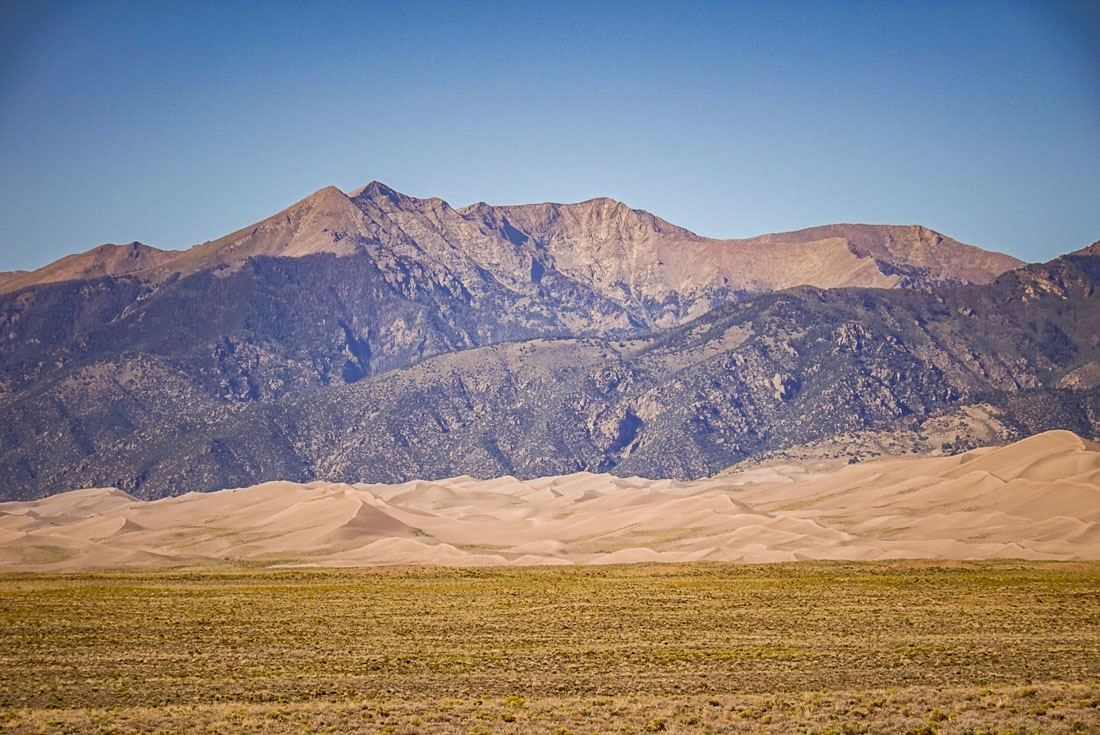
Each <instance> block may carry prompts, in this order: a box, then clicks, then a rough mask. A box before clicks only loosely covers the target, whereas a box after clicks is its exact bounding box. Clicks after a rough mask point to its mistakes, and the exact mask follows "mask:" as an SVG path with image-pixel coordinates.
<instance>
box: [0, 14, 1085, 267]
mask: <svg viewBox="0 0 1100 735" xmlns="http://www.w3.org/2000/svg"><path fill="white" fill-rule="evenodd" d="M1098 8H1100V5H1097V4H1096V3H1095V2H1088V1H1086V2H1065V3H1059V2H1051V1H1049V0H1044V1H1042V2H1012V1H1010V0H1001V1H999V2H988V3H984V2H935V1H934V0H931V1H930V0H920V1H919V2H917V1H904V2H888V1H885V0H883V1H882V2H868V3H857V2H852V3H844V2H839V1H838V2H823V3H815V2H791V3H783V2H759V3H755V2H737V3H735V2H728V3H693V2H676V3H662V2H649V3H647V2H638V3H614V2H600V3H520V2H505V3H460V2H446V3H444V2H440V3H416V2H400V3H371V2H355V3H319V2H318V3H314V2H310V3H268V4H262V5H261V4H259V3H223V2H216V3H203V2H196V3H161V2H152V1H149V2H141V3H137V2H134V3H128V2H110V3H100V2H79V3H43V2H36V3H23V2H19V1H18V0H7V2H4V3H3V4H0V176H2V178H0V181H2V182H3V184H2V188H0V194H2V196H0V270H7V269H13V268H35V267H38V266H41V265H44V264H45V263H47V262H49V261H52V260H54V259H56V258H58V257H61V256H63V255H65V254H67V253H71V252H77V251H82V250H86V249H88V248H90V247H93V246H95V245H97V244H99V243H103V242H129V241H131V240H135V239H136V240H141V241H143V242H146V243H148V244H151V245H155V246H157V247H162V248H184V247H189V246H191V245H193V244H195V243H198V242H202V241H204V240H209V239H213V238H215V237H218V236H220V235H223V234H226V233H228V232H230V231H232V230H234V229H237V228H238V227H243V226H245V225H247V224H250V223H252V222H254V221H256V220H259V219H261V218H263V217H266V216H268V215H270V214H273V213H274V212H276V211H277V210H279V209H281V208H283V207H285V206H287V205H289V204H291V203H293V202H294V201H296V200H298V199H300V198H302V197H304V196H306V195H308V194H309V193H310V192H312V191H314V190H316V189H319V188H321V187H322V186H326V185H329V184H334V185H336V186H338V187H340V188H342V189H344V190H345V191H347V190H350V189H353V188H355V187H357V186H360V185H362V184H365V183H367V182H368V181H370V180H372V179H378V180H381V181H383V182H385V183H387V184H389V185H391V186H393V187H394V188H397V189H399V190H401V191H404V192H406V193H408V194H411V195H413V196H422V197H428V196H439V197H442V198H444V199H446V200H447V201H449V202H450V203H451V204H453V205H455V206H461V205H464V204H469V203H472V202H475V201H479V200H484V201H488V202H491V203H495V204H514V203H523V202H536V201H567V202H568V201H581V200H584V199H588V198H591V197H594V196H610V197H614V198H616V199H621V200H622V201H624V202H626V203H627V204H629V205H631V206H633V207H637V208H642V209H647V210H650V211H652V212H654V213H655V214H657V215H659V216H661V217H664V218H665V219H667V220H669V221H671V222H674V223H676V224H679V225H682V226H684V227H687V228H689V229H692V230H694V231H696V232H698V233H700V234H703V235H709V236H714V237H743V236H751V235H757V234H761V233H764V232H775V231H783V230H793V229H798V228H802V227H809V226H813V225H819V224H826V223H832V222H874V223H891V224H910V223H919V224H924V225H927V226H929V227H932V228H933V229H936V230H939V231H941V232H944V233H945V234H948V235H950V236H952V237H955V238H956V239H959V240H962V241H964V242H969V243H972V244H975V245H979V246H981V247H986V248H990V249H996V250H1002V251H1005V252H1009V253H1012V254H1014V255H1017V256H1018V257H1021V258H1024V259H1027V260H1046V259H1049V258H1051V257H1054V256H1055V255H1058V254H1060V253H1062V252H1066V251H1069V250H1074V249H1077V248H1080V247H1083V246H1085V245H1088V244H1089V243H1090V242H1092V241H1094V240H1096V239H1098V238H1100V10H1098Z"/></svg>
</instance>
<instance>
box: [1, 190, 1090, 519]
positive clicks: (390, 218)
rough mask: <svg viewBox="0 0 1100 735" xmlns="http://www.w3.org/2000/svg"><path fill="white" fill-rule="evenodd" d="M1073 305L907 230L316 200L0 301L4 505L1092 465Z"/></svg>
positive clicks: (49, 273) (1007, 270)
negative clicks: (433, 482)
mask: <svg viewBox="0 0 1100 735" xmlns="http://www.w3.org/2000/svg"><path fill="white" fill-rule="evenodd" d="M1098 278H1100V252H1097V246H1095V245H1094V246H1092V247H1091V248H1086V249H1085V250H1082V251H1078V252H1076V253H1074V254H1071V255H1068V256H1063V257H1062V258H1059V259H1056V260H1054V261H1051V262H1050V263H1047V264H1042V265H1032V266H1025V265H1023V264H1022V263H1021V262H1020V261H1018V260H1016V259H1014V258H1011V257H1009V256H1006V255H1001V254H998V253H991V252H987V251H983V250H980V249H978V248H974V247H971V246H968V245H963V244H961V243H958V242H956V241H954V240H952V239H950V238H948V237H945V236H943V235H940V234H938V233H935V232H933V231H931V230H928V229H926V228H924V227H920V226H885V225H830V226H825V227H818V228H811V229H808V230H801V231H798V232H791V233H781V234H774V235H764V236H760V237H756V238H751V239H747V240H714V239H709V238H704V237H700V236H698V235H695V234H694V233H691V232H690V231H688V230H685V229H683V228H680V227H677V226H675V225H672V224H670V223H668V222H665V221H664V220H662V219H660V218H658V217H656V216H654V215H652V214H649V213H648V212H644V211H641V210H634V209H630V208H629V207H627V206H625V205H624V204H621V203H619V202H615V201H613V200H609V199H593V200H589V201H587V202H582V203H580V204H569V205H565V204H536V205H520V206H490V205H487V204H484V203H478V204H475V205H472V206H469V207H463V208H460V209H454V208H452V207H450V206H449V205H448V204H447V203H446V202H444V201H442V200H440V199H417V198H413V197H409V196H406V195H404V194H400V193H398V192H396V191H394V190H392V189H390V188H388V187H386V186H384V185H382V184H379V183H377V182H374V183H372V184H370V185H368V186H366V187H364V188H362V189H359V190H356V191H354V192H351V193H350V194H346V195H345V194H344V193H343V192H341V191H339V190H337V189H335V188H333V187H329V188H326V189H322V190H320V191H318V192H316V193H314V194H312V195H311V196H309V197H307V198H306V199H304V200H302V201H301V202H298V203H297V204H295V205H293V206H291V207H289V208H288V209H286V210H283V211H282V212H280V213H278V214H276V215H274V216H272V217H270V218H268V219H266V220H263V221H262V222H259V223H256V224H254V225H252V226H250V227H246V228H243V229H241V230H238V231H237V232H234V233H231V234H229V235H227V236H225V237H223V238H220V239H218V240H215V241H212V242H208V243H204V244H202V245H198V246H195V247H194V248H191V249H189V250H185V251H162V250H158V249H156V248H152V247H149V246H146V245H143V244H141V243H131V244H129V245H123V246H118V245H104V246H100V247H98V248H95V249H93V250H90V251H88V252H86V253H83V254H79V255H73V256H69V257H67V258H63V259H62V260H60V261H57V262H56V263H53V264H50V265H48V266H46V267H44V268H41V269H39V270H37V271H33V272H29V273H24V272H16V273H8V274H2V275H0V346H2V347H0V406H2V407H3V411H4V413H5V414H6V416H7V418H8V420H7V421H5V422H3V426H0V437H2V438H3V441H2V443H0V446H2V449H0V493H2V494H0V497H3V498H6V499H15V498H18V499H29V498H35V497H41V496H44V495H49V494H52V493H57V492H62V491H66V490H72V489H77V488H82V487H91V486H113V487H118V488H121V489H123V490H125V491H127V492H130V493H131V494H133V495H135V496H137V497H144V498H153V497H159V496H164V495H176V494H180V493H183V492H187V491H190V490H216V489H221V488H224V487H231V486H244V485H250V484H255V483H258V482H261V481H265V480H276V479H277V480H290V481H298V482H307V481H311V480H315V479H323V480H327V481H338V482H363V481H369V482H401V481H405V480H410V479H414V478H427V479H433V478H441V477H447V476H453V475H459V474H470V475H472V476H476V477H490V476H495V475H500V474H515V475H517V476H519V477H533V476H537V475H551V474H567V473H570V472H577V471H598V472H611V473H614V474H639V475H643V476H647V477H655V478H656V477H676V478H697V477H701V476H704V475H708V474H713V473H714V472H717V471H720V470H722V469H724V468H725V467H727V466H729V465H732V464H734V463H737V462H742V461H745V460H746V459H750V458H760V457H764V456H773V455H775V454H776V453H791V452H796V453H797V452H808V451H811V450H810V449H808V448H812V447H816V449H814V450H813V451H816V452H817V453H818V454H821V453H823V452H824V453H826V454H827V455H830V456H833V457H834V458H841V457H843V458H845V459H852V458H858V457H859V456H861V452H867V451H870V450H869V449H868V447H870V446H873V445H876V443H877V445H881V444H882V443H883V442H887V443H890V442H893V444H894V446H893V449H894V450H900V449H901V448H904V449H905V450H906V451H912V450H917V451H930V450H936V451H940V452H944V451H947V452H954V451H962V450H965V449H968V448H972V447H974V446H978V445H979V444H982V443H990V442H1006V441H1009V440H1012V439H1018V438H1020V437H1022V436H1025V435H1028V434H1031V433H1035V432H1037V431H1045V430H1050V429H1068V430H1072V431H1075V432H1077V433H1078V434H1081V435H1083V436H1089V437H1092V436H1096V434H1097V433H1098V431H1097V426H1098V420H1100V419H1098V414H1100V400H1098V396H1097V391H1096V387H1097V385H1098V384H1100V353H1098V349H1100V347H1098V343H1097V335H1100V323H1098V312H1097V309H1096V298H1095V295H1094V292H1095V289H1096V285H1097V279H1098ZM884 437H889V438H884ZM887 448H888V449H889V448H890V447H887Z"/></svg>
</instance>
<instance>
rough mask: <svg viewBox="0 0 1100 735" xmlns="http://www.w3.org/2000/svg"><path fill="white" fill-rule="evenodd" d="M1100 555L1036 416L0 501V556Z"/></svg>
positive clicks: (501, 559)
mask: <svg viewBox="0 0 1100 735" xmlns="http://www.w3.org/2000/svg"><path fill="white" fill-rule="evenodd" d="M997 557H1007V558H1024V559H1098V558H1100V448H1098V447H1096V446H1095V445H1092V444H1090V443H1088V442H1086V441H1084V440H1082V439H1080V438H1079V437H1077V436H1076V435H1074V434H1072V433H1069V432H1064V431H1056V432H1048V433H1045V434H1039V435H1037V436H1033V437H1030V438H1028V439H1025V440H1023V441H1020V442H1018V443H1016V444H1013V445H1010V446H1006V447H997V448H986V449H979V450H975V451H972V452H968V453H966V454H961V455H957V456H953V457H924V458H911V459H885V460H878V461H872V462H865V463H861V464H855V465H850V466H847V467H844V468H843V469H840V470H837V471H834V472H828V473H813V472H810V471H807V470H805V469H802V468H799V467H797V466H793V465H785V466H768V467H761V468H757V469H753V470H749V471H746V472H742V473H739V474H733V475H721V476H718V477H714V478H709V479H705V480H698V481H694V482H678V481H673V480H645V479H640V478H619V477H614V476H611V475H596V474H590V473H577V474H573V475H564V476H559V477H546V478H540V479H536V480H528V481H521V480H517V479H515V478H513V477H500V478H496V479H492V480H477V479H473V478H469V477H456V478H451V479H447V480H439V481H432V482H428V481H414V482H407V483H403V484H400V485H366V484H359V485H345V484H334V483H326V482H312V483H309V484H304V485H302V484H295V483H289V482H268V483H263V484H261V485H256V486H253V487H248V488H241V489H232V490H223V491H221V492H216V493H188V494H185V495H181V496H178V497H174V498H167V499H163V500H157V501H152V502H148V501H141V500H136V499H134V498H132V497H131V496H129V495H127V494H126V493H124V492H121V491H119V490H116V489H111V488H107V489H88V490H78V491H74V492H68V493H63V494H60V495H54V496H51V497H47V498H44V499H41V500H37V501H32V502H11V503H3V504H0V568H3V569H6V570H41V571H73V570H85V569H103V568H117V567H164V566H190V565H203V564H207V563H210V562H215V561H227V560H234V561H238V562H250V563H258V564H262V565H297V564H308V565H320V566H360V565H375V564H437V565H462V566H467V565H468V566H480V565H504V564H508V565H533V564H606V563H624V562H656V561H660V562H667V561H733V562H776V561H793V560H799V559H837V560H871V559H889V558H936V559H946V558H950V559H988V558H997Z"/></svg>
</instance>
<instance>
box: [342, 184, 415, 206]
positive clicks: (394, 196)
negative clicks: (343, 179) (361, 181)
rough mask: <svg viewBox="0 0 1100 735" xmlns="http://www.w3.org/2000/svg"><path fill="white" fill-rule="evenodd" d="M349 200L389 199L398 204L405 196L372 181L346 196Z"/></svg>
mask: <svg viewBox="0 0 1100 735" xmlns="http://www.w3.org/2000/svg"><path fill="white" fill-rule="evenodd" d="M348 198H350V199H389V200H390V201H392V202H398V201H400V200H401V199H404V198H405V195H404V194H402V193H401V192H399V191H397V190H396V189H393V188H391V187H389V186H386V185H385V184H383V183H382V182H381V181H372V182H370V183H369V184H367V185H366V186H361V187H359V188H358V189H356V190H355V191H353V192H351V193H350V194H348Z"/></svg>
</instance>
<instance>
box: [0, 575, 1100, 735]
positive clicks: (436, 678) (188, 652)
mask: <svg viewBox="0 0 1100 735" xmlns="http://www.w3.org/2000/svg"><path fill="white" fill-rule="evenodd" d="M0 732H48V733H53V732H96V733H103V734H106V733H133V732H144V733H153V732H179V733H189V732H213V733H236V732H242V733H244V732H363V733H461V734H462V735H470V734H471V733H520V732H545V733H558V735H562V734H563V733H566V732H569V733H574V734H575V735H588V733H592V732H599V733H619V732H634V733H639V732H670V733H681V732H682V733H705V732H713V733H819V734H821V735H825V734H826V733H828V734H831V735H848V734H851V733H889V732H896V733H905V732H912V733H921V734H923V735H928V734H930V733H945V734H946V733H971V734H973V735H993V734H999V733H1028V734H1031V733H1040V732H1041V733H1062V732H1100V563H1088V564H1084V563H1081V564H1073V563H1057V564H1056V563H1049V564H1048V563H1023V562H989V563H980V564H969V563H967V564H961V563H955V564H952V563H946V564H931V563H928V564H925V563H919V562H896V563H868V564H849V563H845V564H838V563H818V562H814V563H797V564H780V565H759V566H745V565H710V564H693V565H660V566H648V565H632V566H619V567H564V568H562V567H556V568H551V567H541V568H524V569H509V568H492V569H447V568H373V569H358V570H270V569H243V568H241V569H225V568H221V569H212V570H199V571H190V572H185V571H175V572H144V573H139V572H120V573H110V574H107V573H104V574H67V575H45V574H34V575H31V574H28V575H14V574H8V575H2V576H0Z"/></svg>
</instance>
